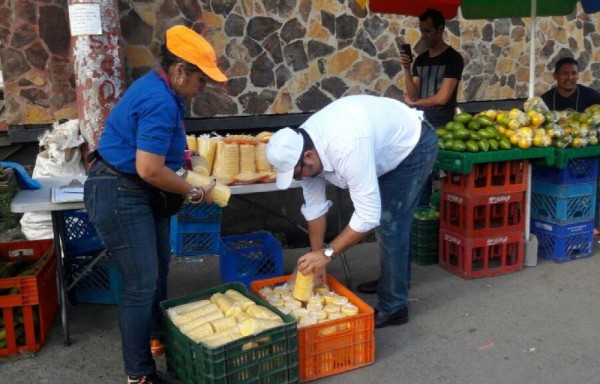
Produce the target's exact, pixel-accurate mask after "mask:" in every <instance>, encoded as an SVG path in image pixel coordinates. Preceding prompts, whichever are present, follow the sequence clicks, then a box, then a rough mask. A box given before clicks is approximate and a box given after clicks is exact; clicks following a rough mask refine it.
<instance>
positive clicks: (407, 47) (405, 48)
mask: <svg viewBox="0 0 600 384" xmlns="http://www.w3.org/2000/svg"><path fill="white" fill-rule="evenodd" d="M400 50H401V51H402V52H403V53H404V54H405V55H408V56H409V57H410V59H411V60H412V51H411V49H410V44H402V45H401V46H400Z"/></svg>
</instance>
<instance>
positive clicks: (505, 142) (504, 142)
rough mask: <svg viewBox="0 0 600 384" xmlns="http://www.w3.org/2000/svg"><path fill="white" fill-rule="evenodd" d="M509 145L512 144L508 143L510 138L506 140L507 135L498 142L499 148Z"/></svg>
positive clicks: (509, 146)
mask: <svg viewBox="0 0 600 384" xmlns="http://www.w3.org/2000/svg"><path fill="white" fill-rule="evenodd" d="M511 147H512V146H511V145H510V140H508V137H502V138H501V139H500V141H499V142H498V148H499V149H510V148H511Z"/></svg>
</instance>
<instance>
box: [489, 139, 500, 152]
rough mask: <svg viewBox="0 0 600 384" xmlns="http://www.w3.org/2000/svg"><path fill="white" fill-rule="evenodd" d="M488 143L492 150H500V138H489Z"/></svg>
mask: <svg viewBox="0 0 600 384" xmlns="http://www.w3.org/2000/svg"><path fill="white" fill-rule="evenodd" d="M488 143H489V145H490V149H491V150H492V151H497V150H498V140H496V139H489V140H488Z"/></svg>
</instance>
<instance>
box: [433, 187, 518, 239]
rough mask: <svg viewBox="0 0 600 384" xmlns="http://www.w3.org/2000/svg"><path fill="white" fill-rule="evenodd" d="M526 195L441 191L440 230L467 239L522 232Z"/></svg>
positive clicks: (516, 193)
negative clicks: (461, 235)
mask: <svg viewBox="0 0 600 384" xmlns="http://www.w3.org/2000/svg"><path fill="white" fill-rule="evenodd" d="M525 220H526V218H525V192H512V193H501V194H494V195H472V196H467V195H464V194H459V193H455V192H447V191H445V190H442V198H441V199H440V228H442V229H446V230H450V231H454V232H458V233H462V234H464V235H468V236H470V237H480V236H490V235H493V234H495V233H497V232H498V231H499V230H501V231H502V232H518V231H523V230H524V229H525Z"/></svg>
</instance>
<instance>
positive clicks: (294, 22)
mask: <svg viewBox="0 0 600 384" xmlns="http://www.w3.org/2000/svg"><path fill="white" fill-rule="evenodd" d="M123 3H125V2H122V4H123ZM122 12H123V16H122V17H123V18H122V27H123V35H124V37H125V40H126V43H127V56H128V58H129V60H130V61H129V63H130V67H129V76H130V79H132V78H135V77H137V76H139V75H140V74H141V73H144V72H145V71H146V70H147V69H148V68H149V67H151V65H152V64H151V63H152V57H153V56H154V55H155V54H156V52H157V46H158V44H159V43H160V39H161V38H162V35H163V33H164V30H165V29H166V28H167V27H168V26H170V25H172V24H175V23H184V24H186V25H189V26H192V27H193V28H195V29H196V30H198V31H201V33H202V34H203V35H204V36H205V37H206V38H207V39H208V40H209V41H211V42H212V44H213V45H214V47H215V49H216V51H217V54H218V55H220V59H219V65H220V66H221V68H222V69H224V70H225V72H226V73H227V74H228V75H229V77H230V81H229V82H228V83H227V85H226V86H225V87H222V88H219V87H213V88H210V89H209V90H208V92H206V93H205V94H203V95H200V96H199V97H197V98H196V99H195V100H194V101H193V103H192V105H191V108H190V112H191V115H192V116H197V117H204V116H214V115H252V114H285V113H295V112H302V111H314V110H317V109H319V108H321V107H322V106H324V105H326V104H327V103H329V102H330V101H332V100H334V99H337V98H339V97H341V96H344V95H350V94H357V93H369V94H375V95H387V96H390V97H395V98H402V93H403V92H402V90H403V89H404V76H403V74H402V69H401V67H400V66H399V64H398V49H397V47H398V45H399V44H401V43H403V42H408V43H410V44H411V45H412V46H413V47H414V49H415V51H416V52H417V53H420V52H422V51H423V49H424V48H423V47H422V45H421V44H419V38H420V32H419V29H418V27H419V24H418V19H417V18H416V17H405V16H399V15H383V14H372V13H370V12H368V10H362V9H361V8H359V7H358V6H357V5H356V2H355V1H354V0H262V1H251V0H239V1H235V0H200V1H198V2H195V1H177V2H176V3H175V2H170V1H164V2H152V3H148V2H141V1H140V2H135V1H130V2H126V4H123V6H122ZM599 22H600V16H598V15H586V14H583V13H582V10H581V8H578V9H577V10H576V11H575V12H574V13H573V14H571V15H569V16H566V17H542V18H538V20H537V26H538V32H537V36H536V52H537V55H536V63H537V65H536V68H535V70H536V79H537V80H536V83H535V93H536V94H541V93H543V92H544V91H545V90H547V89H549V88H550V87H551V86H552V85H553V84H554V80H553V78H552V71H553V69H554V63H555V62H556V60H557V58H559V57H562V56H563V55H568V54H570V52H572V53H573V55H574V56H575V58H576V59H578V60H579V62H580V67H581V74H580V81H581V83H583V84H586V85H592V86H594V87H596V88H598V89H600V50H599V49H598V48H599V47H600V34H599V33H598V31H597V30H596V25H600V24H599ZM529 26H530V19H501V20H476V21H472V20H464V19H462V18H460V17H459V18H457V19H454V20H450V21H448V23H447V28H446V31H447V33H446V41H447V42H448V43H450V44H451V45H452V46H453V47H455V48H456V49H457V50H459V51H460V52H461V53H462V54H463V56H464V58H465V71H464V75H463V81H462V82H461V84H460V90H461V92H460V93H459V101H477V100H498V99H514V98H524V97H527V93H528V84H529V49H530V48H529V37H530V35H529V34H530V32H529Z"/></svg>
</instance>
